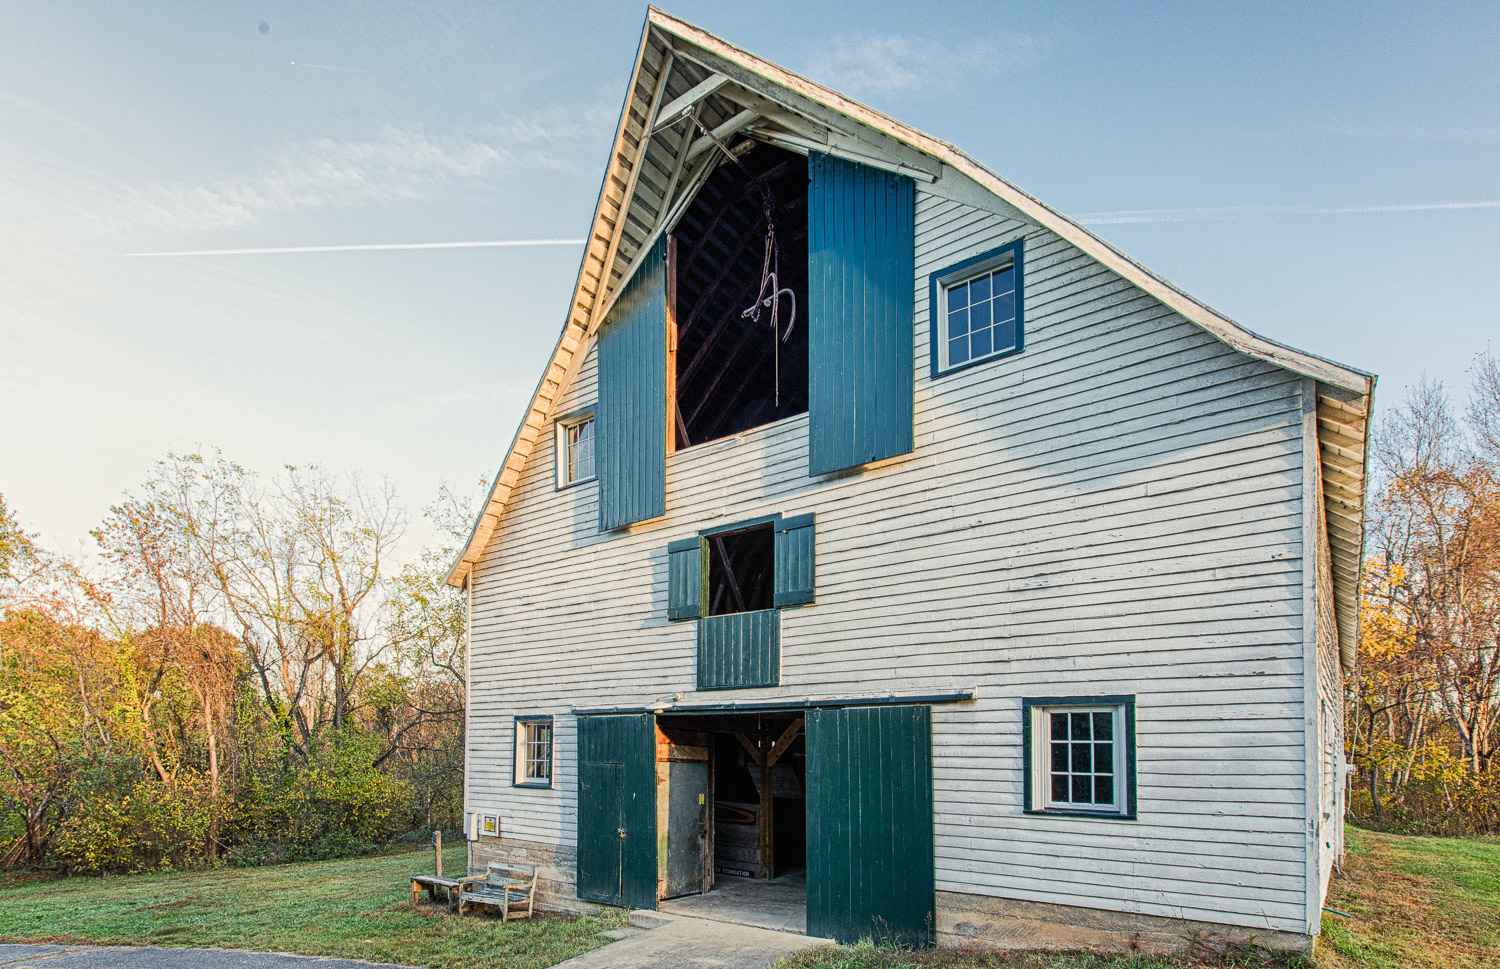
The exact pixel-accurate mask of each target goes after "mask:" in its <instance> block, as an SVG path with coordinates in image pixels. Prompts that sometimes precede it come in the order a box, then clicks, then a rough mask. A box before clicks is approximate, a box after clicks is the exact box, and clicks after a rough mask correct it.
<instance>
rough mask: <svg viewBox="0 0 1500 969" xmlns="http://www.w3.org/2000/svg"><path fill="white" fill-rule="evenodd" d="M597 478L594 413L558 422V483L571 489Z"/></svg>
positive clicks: (570, 416) (581, 414)
mask: <svg viewBox="0 0 1500 969" xmlns="http://www.w3.org/2000/svg"><path fill="white" fill-rule="evenodd" d="M593 478H594V412H593V411H591V410H590V411H583V412H580V413H577V414H569V415H568V416H567V417H563V418H560V419H559V420H558V421H557V486H558V487H559V488H567V487H570V486H571V485H575V484H580V483H582V482H584V481H592V480H593Z"/></svg>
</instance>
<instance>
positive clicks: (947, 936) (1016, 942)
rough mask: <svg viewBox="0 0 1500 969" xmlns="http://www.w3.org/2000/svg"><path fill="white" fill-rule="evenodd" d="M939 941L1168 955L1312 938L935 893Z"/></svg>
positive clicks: (1306, 943) (1305, 942)
mask: <svg viewBox="0 0 1500 969" xmlns="http://www.w3.org/2000/svg"><path fill="white" fill-rule="evenodd" d="M937 931H938V942H939V944H942V945H956V944H958V943H973V942H980V943H985V944H989V945H995V946H998V947H1000V948H1005V949H1089V950H1093V951H1097V952H1131V951H1136V952H1149V953H1155V954H1160V955H1167V954H1170V953H1172V952H1175V951H1178V950H1180V949H1181V948H1182V946H1183V943H1185V942H1190V941H1193V940H1197V939H1204V940H1212V941H1222V942H1234V943H1253V944H1255V945H1260V946H1264V947H1265V948H1268V949H1277V950H1289V951H1293V952H1306V951H1308V950H1310V949H1311V948H1312V939H1311V938H1309V937H1308V936H1305V935H1301V934H1299V933H1295V932H1282V931H1277V930H1274V929H1250V928H1245V927H1243V926H1235V925H1220V924H1217V923H1214V922H1198V921H1194V920H1192V919H1172V918H1162V917H1160V916H1155V915H1133V914H1130V913H1128V912H1107V911H1105V910H1103V909H1096V908H1083V907H1081V906H1074V905H1054V904H1050V903H1047V902H1023V901H1019V900H1016V899H1011V898H994V897H992V896H989V895H969V894H964V893H961V892H938V893H937Z"/></svg>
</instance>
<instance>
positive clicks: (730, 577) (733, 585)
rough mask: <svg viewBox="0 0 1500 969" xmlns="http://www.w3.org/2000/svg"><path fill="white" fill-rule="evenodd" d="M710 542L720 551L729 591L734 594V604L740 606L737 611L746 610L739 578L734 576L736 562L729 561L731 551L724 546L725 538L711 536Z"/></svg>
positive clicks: (720, 559)
mask: <svg viewBox="0 0 1500 969" xmlns="http://www.w3.org/2000/svg"><path fill="white" fill-rule="evenodd" d="M708 544H710V545H712V546H713V547H714V551H715V552H717V553H719V562H720V564H722V565H723V566H724V581H726V582H728V583H729V592H730V594H731V595H733V596H734V604H735V605H736V606H738V607H739V608H738V609H736V610H735V612H744V611H745V596H744V594H743V593H742V592H740V583H739V580H738V579H736V578H735V577H734V563H733V562H731V561H729V552H728V551H726V550H725V548H724V539H723V538H722V537H717V536H716V537H714V538H710V539H709V540H708Z"/></svg>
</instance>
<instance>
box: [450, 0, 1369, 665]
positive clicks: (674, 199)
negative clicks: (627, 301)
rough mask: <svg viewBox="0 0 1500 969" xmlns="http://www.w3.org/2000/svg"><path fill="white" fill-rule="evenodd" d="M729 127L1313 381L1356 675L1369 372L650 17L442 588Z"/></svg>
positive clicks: (463, 566)
mask: <svg viewBox="0 0 1500 969" xmlns="http://www.w3.org/2000/svg"><path fill="white" fill-rule="evenodd" d="M741 132H745V133H749V134H753V135H754V136H756V137H757V138H761V139H764V140H767V141H771V142H772V143H776V144H782V145H784V146H788V147H795V148H800V149H802V150H804V151H805V150H808V149H814V150H819V151H826V152H830V153H832V154H839V155H844V156H846V157H849V158H853V159H855V160H858V161H864V162H866V163H868V164H873V165H876V166H879V167H884V168H888V169H893V170H898V171H902V172H904V173H906V174H909V175H912V176H913V177H915V178H917V179H918V180H920V181H925V182H928V183H932V182H938V181H941V182H943V183H944V184H947V183H948V182H950V181H952V182H955V183H958V184H959V185H960V186H962V188H964V189H967V190H968V191H969V192H971V193H972V194H973V195H976V196H984V197H988V198H989V199H990V201H991V204H993V203H994V202H996V201H998V202H999V203H1000V204H1001V205H1003V206H1004V207H1005V208H1007V209H1009V210H1011V211H1013V212H1014V213H1016V214H1017V215H1019V216H1020V217H1021V218H1023V219H1025V220H1026V221H1029V222H1032V223H1035V224H1037V225H1039V226H1042V227H1044V228H1046V229H1048V230H1050V231H1052V232H1054V233H1056V234H1057V235H1058V236H1060V237H1062V238H1063V239H1065V240H1067V241H1068V242H1069V243H1071V244H1072V245H1074V246H1075V247H1077V248H1078V249H1080V250H1082V251H1083V252H1085V253H1087V254H1088V255H1089V256H1091V257H1092V258H1094V259H1095V260H1097V261H1098V262H1099V263H1101V264H1102V265H1104V266H1105V267H1107V268H1109V269H1111V270H1113V271H1114V272H1115V273H1117V274H1118V275H1120V276H1121V277H1122V278H1124V279H1125V280H1126V281H1127V282H1129V283H1131V284H1133V285H1134V286H1136V287H1137V288H1139V289H1140V290H1141V291H1142V292H1144V293H1147V294H1148V295H1150V296H1152V297H1154V298H1155V299H1157V300H1159V301H1160V302H1161V303H1163V304H1164V305H1166V306H1167V307H1169V308H1171V309H1172V310H1174V311H1176V312H1177V313H1179V314H1181V315H1182V316H1183V317H1185V318H1186V319H1188V320H1190V321H1192V322H1194V323H1196V324H1198V325H1199V326H1201V327H1203V329H1205V330H1207V331H1208V332H1209V333H1211V334H1213V335H1214V336H1215V337H1217V338H1218V339H1220V340H1222V341H1223V342H1225V343H1227V344H1228V345H1229V346H1231V347H1233V348H1235V349H1236V350H1239V351H1240V352H1242V353H1245V354H1248V355H1249V356H1252V357H1256V358H1258V359H1261V360H1264V361H1266V362H1268V363H1271V364H1274V365H1276V366H1278V367H1281V368H1283V369H1286V370H1289V371H1291V372H1293V373H1298V374H1301V375H1303V376H1306V377H1309V378H1312V379H1313V380H1314V381H1316V383H1317V388H1318V413H1317V419H1318V428H1319V439H1320V445H1321V448H1322V471H1323V480H1324V487H1325V495H1326V500H1325V511H1326V514H1327V519H1328V530H1329V544H1330V548H1331V550H1332V560H1333V568H1334V599H1335V603H1336V611H1337V615H1338V625H1339V640H1340V652H1341V655H1342V657H1343V661H1344V662H1345V664H1348V665H1352V664H1353V662H1354V644H1355V642H1356V637H1357V635H1358V604H1359V596H1358V590H1359V574H1360V562H1361V558H1362V555H1363V545H1364V529H1363V512H1364V495H1365V477H1366V474H1365V471H1366V468H1365V461H1366V454H1367V448H1366V427H1367V423H1368V419H1369V416H1370V407H1371V402H1372V396H1373V393H1374V388H1375V378H1374V377H1373V376H1372V375H1370V374H1367V373H1364V372H1363V371H1360V370H1356V369H1354V368H1352V367H1348V366H1345V365H1343V364H1339V363H1335V362H1334V361H1332V360H1327V359H1324V358H1322V357H1319V356H1315V355H1313V354H1310V353H1305V352H1303V351H1301V350H1296V349H1294V348H1292V347H1288V346H1285V345H1283V344H1280V343H1277V342H1275V341H1274V340H1269V339H1267V338H1265V337H1263V336H1260V335H1258V334H1255V333H1252V332H1250V331H1249V330H1247V329H1245V328H1244V327H1242V326H1240V325H1239V324H1237V323H1235V322H1234V321H1233V320H1231V319H1229V318H1228V317H1226V316H1224V315H1223V314H1221V313H1219V312H1218V311H1216V310H1214V309H1212V308H1211V307H1209V306H1207V305H1206V304H1204V303H1202V302H1200V301H1198V300H1197V299H1194V298H1193V297H1192V296H1190V295H1188V294H1187V293H1185V292H1183V291H1182V290H1180V289H1178V288H1177V287H1175V286H1173V285H1172V284H1171V283H1169V282H1167V281H1166V280H1165V279H1162V278H1161V277H1160V276H1158V275H1156V274H1155V273H1153V272H1151V271H1150V270H1148V269H1146V268H1145V267H1144V266H1142V265H1141V264H1140V263H1138V262H1136V261H1135V260H1133V259H1131V258H1130V257H1129V256H1126V255H1125V254H1124V253H1122V252H1120V251H1119V250H1118V249H1116V248H1115V247H1114V246H1112V245H1110V244H1109V243H1107V242H1105V241H1104V240H1103V239H1100V238H1099V237H1097V236H1095V235H1094V234H1093V233H1091V232H1089V231H1088V230H1087V229H1085V228H1083V227H1082V226H1080V225H1078V224H1077V223H1075V222H1073V221H1071V220H1070V219H1068V218H1066V217H1065V216H1063V215H1061V214H1059V213H1058V212H1055V211H1054V210H1052V209H1050V208H1048V207H1047V206H1046V205H1044V204H1042V203H1041V202H1039V201H1037V200H1036V199H1034V198H1032V197H1031V196H1030V195H1027V194H1026V193H1025V192H1023V191H1021V190H1020V189H1018V188H1016V187H1015V186H1014V185H1012V184H1010V183H1009V182H1007V181H1005V180H1004V179H1003V178H1001V177H1000V176H999V175H996V174H995V173H994V172H992V171H990V170H989V169H987V168H985V167H984V166H983V165H981V164H979V163H978V162H976V161H975V160H974V159H972V158H970V157H969V156H968V155H966V154H964V153H963V152H962V151H960V150H959V149H957V148H955V147H954V146H952V145H950V144H948V143H947V142H944V141H940V140H938V139H936V138H933V137H932V136H930V135H926V134H923V133H922V132H920V131H917V130H915V129H914V128H910V127H908V126H907V125H904V124H902V123H901V122H899V121H896V120H895V119H893V118H890V117H887V116H886V115H884V114H881V113H880V112H878V111H876V110H874V109H873V108H869V107H867V106H865V105H863V104H860V103H859V102H857V101H854V100H852V99H851V98H848V97H845V96H844V95H842V94H840V93H838V92H837V91H833V90H831V89H829V88H826V87H823V86H822V85H820V84H816V83H814V82H812V81H809V80H808V79H807V78H805V77H802V76H800V75H798V74H794V73H792V72H791V71H788V70H786V69H785V68H782V67H778V66H777V65H775V64H772V63H770V62H769V61H766V60H763V59H761V58H759V57H756V56H755V55H754V54H751V53H749V52H748V51H745V50H742V49H740V48H738V47H736V46H734V45H733V44H730V43H728V42H726V41H724V40H721V39H719V38H718V37H715V36H714V35H712V34H710V33H708V32H707V31H705V30H701V29H700V28H698V27H695V26H693V25H692V24H689V23H687V22H685V21H682V20H679V19H677V18H676V17H673V16H671V15H670V14H667V13H664V12H663V11H661V10H658V9H657V8H656V7H651V8H649V10H648V12H647V15H646V24H645V27H644V29H643V31H642V35H641V43H640V48H639V51H638V53H637V55H636V60H635V67H634V69H633V70H632V72H631V78H630V87H629V89H628V94H627V95H626V98H625V104H624V106H623V108H622V110H621V112H620V122H619V126H618V128H617V129H616V133H615V140H614V147H613V150H612V151H611V152H610V158H609V166H608V168H607V170H606V171H605V175H604V182H603V185H602V186H601V187H600V191H599V201H598V204H597V205H596V207H595V210H594V221H593V228H592V230H591V231H590V233H589V237H588V244H587V248H586V249H585V251H584V255H583V261H582V265H580V266H579V270H578V282H577V284H576V286H575V288H574V293H573V301H572V303H571V304H570V307H569V312H568V318H567V321H566V323H565V324H564V326H563V331H562V334H561V335H560V336H559V337H558V341H557V348H556V350H554V352H553V355H552V360H551V362H550V363H549V364H548V366H547V370H546V372H545V373H543V374H542V377H541V380H540V381H539V382H538V384H537V388H536V391H535V392H534V393H533V394H532V399H531V405H530V407H529V408H528V409H527V412H526V417H525V419H524V420H523V421H522V422H521V426H520V428H519V429H518V430H517V431H516V436H515V438H514V440H513V441H512V442H511V446H510V450H509V452H508V453H507V454H506V458H505V463H504V464H502V465H501V466H500V470H499V472H498V473H497V475H496V477H495V481H494V484H493V485H492V486H491V488H490V493H489V496H488V498H487V500H486V503H485V507H484V509H483V510H482V511H481V513H480V515H479V518H478V520H477V521H476V522H475V525H474V530H473V532H472V534H471V535H470V538H469V542H468V545H467V546H466V547H465V548H464V550H463V552H462V553H461V555H460V556H459V558H458V560H457V561H456V562H455V563H454V565H453V568H452V570H451V572H450V573H449V576H448V581H449V583H450V584H453V585H462V584H463V582H464V581H465V579H466V577H467V575H468V574H469V572H470V570H471V569H472V568H473V566H474V563H476V562H477V561H478V560H479V557H480V555H481V554H482V553H483V551H484V548H485V545H486V544H487V543H488V542H489V539H490V536H491V535H492V534H493V532H494V530H495V528H496V526H497V525H498V524H499V521H500V517H501V515H502V514H503V513H504V510H505V507H506V504H507V502H508V501H509V500H510V496H511V493H512V491H513V490H514V488H515V487H516V484H517V482H518V481H519V480H520V477H521V473H522V471H523V470H524V468H525V466H526V461H527V459H528V458H529V457H530V455H531V453H532V451H533V449H534V448H535V447H536V445H537V443H538V441H539V440H540V439H541V435H542V434H543V433H544V431H545V430H546V427H547V424H548V422H549V420H550V419H551V417H552V413H553V407H554V405H555V403H556V402H557V400H558V399H559V397H560V396H561V394H562V393H563V391H564V390H565V389H566V387H567V385H568V383H569V381H570V380H571V378H572V376H573V374H574V373H575V372H576V371H577V369H578V367H579V365H580V364H581V363H582V361H583V357H584V355H585V353H586V352H587V348H588V343H589V340H590V339H591V337H592V335H593V333H594V332H595V330H597V328H598V326H599V323H600V321H601V320H603V318H604V316H605V314H606V313H607V312H608V310H609V308H610V305H611V302H612V300H613V297H614V296H615V294H616V292H617V290H618V287H619V284H620V282H621V281H622V280H625V279H628V278H629V277H630V275H631V274H632V272H633V271H634V263H635V261H636V260H637V259H638V258H639V257H641V256H642V255H644V253H645V252H646V250H647V249H648V244H649V243H650V242H652V241H654V239H655V238H656V236H657V235H658V234H659V233H660V232H661V231H662V229H663V227H665V226H667V225H669V224H670V223H671V222H672V221H673V220H674V218H675V215H676V214H677V213H678V212H680V210H681V207H682V206H683V205H685V204H686V202H688V201H690V200H691V198H692V197H693V195H694V194H695V192H696V191H697V188H698V187H699V186H700V185H701V183H702V180H703V179H704V178H706V177H707V175H708V174H710V173H711V172H712V170H713V167H714V165H715V164H717V162H718V161H719V160H720V159H719V157H718V154H719V145H724V144H727V143H728V142H729V140H730V139H732V138H734V137H735V136H737V135H738V134H739V133H741ZM715 142H718V143H719V145H716V144H715Z"/></svg>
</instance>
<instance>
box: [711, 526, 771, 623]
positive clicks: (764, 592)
mask: <svg viewBox="0 0 1500 969" xmlns="http://www.w3.org/2000/svg"><path fill="white" fill-rule="evenodd" d="M775 556H776V536H775V533H774V532H773V531H772V529H771V526H770V525H769V524H767V525H758V526H756V527H754V528H747V529H745V530H744V531H739V532H731V533H730V534H728V535H712V536H710V537H709V539H708V614H709V615H710V616H722V615H726V614H728V613H731V612H751V611H753V610H756V609H769V608H771V605H772V599H773V596H774V594H775V590H774V589H773V588H772V582H773V578H772V575H773V570H774V565H775Z"/></svg>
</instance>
